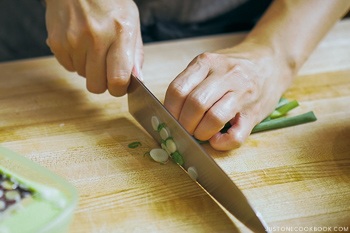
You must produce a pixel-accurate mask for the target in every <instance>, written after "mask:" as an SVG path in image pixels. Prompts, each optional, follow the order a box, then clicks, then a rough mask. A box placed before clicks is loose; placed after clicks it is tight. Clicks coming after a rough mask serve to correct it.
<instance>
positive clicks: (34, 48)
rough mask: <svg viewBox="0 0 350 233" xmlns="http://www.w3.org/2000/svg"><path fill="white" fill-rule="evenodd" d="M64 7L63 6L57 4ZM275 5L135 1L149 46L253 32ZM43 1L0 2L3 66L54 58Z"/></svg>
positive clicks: (262, 1)
mask: <svg viewBox="0 0 350 233" xmlns="http://www.w3.org/2000/svg"><path fill="white" fill-rule="evenodd" d="M57 1H59V0H57ZM271 1H272V0H215V1H213V0H177V1H168V0H135V3H136V4H138V7H139V9H140V20H141V31H142V38H143V41H144V43H147V42H153V41H160V40H171V39H179V38H185V37H194V36H203V35H210V34H218V33H226V32H234V31H246V30H249V29H251V28H252V27H253V26H254V24H255V23H256V21H257V20H258V19H259V17H260V16H261V14H262V13H263V12H264V11H265V10H266V8H267V7H268V5H269V4H270V2H271ZM46 38H47V31H46V26H45V7H44V5H43V4H42V3H41V1H40V0H0V62H1V61H11V60H15V59H24V58H30V57H39V56H45V55H51V51H50V49H49V48H48V47H47V45H46V43H45V40H46Z"/></svg>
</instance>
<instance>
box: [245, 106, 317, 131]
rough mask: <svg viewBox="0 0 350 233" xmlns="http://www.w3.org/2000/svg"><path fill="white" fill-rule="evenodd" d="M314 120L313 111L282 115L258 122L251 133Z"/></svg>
mask: <svg viewBox="0 0 350 233" xmlns="http://www.w3.org/2000/svg"><path fill="white" fill-rule="evenodd" d="M316 120H317V118H316V116H315V114H314V112H312V111H310V112H307V113H304V114H301V115H297V116H293V117H282V118H277V119H273V120H269V121H265V122H261V123H260V124H258V125H256V126H255V127H254V128H253V130H252V133H257V132H261V131H266V130H272V129H279V128H284V127H289V126H294V125H299V124H304V123H308V122H312V121H316Z"/></svg>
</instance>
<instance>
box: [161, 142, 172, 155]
mask: <svg viewBox="0 0 350 233" xmlns="http://www.w3.org/2000/svg"><path fill="white" fill-rule="evenodd" d="M160 146H161V147H162V149H163V150H165V151H166V152H167V153H168V155H169V156H171V153H170V151H169V149H168V147H166V145H165V141H164V142H162V143H161V144H160Z"/></svg>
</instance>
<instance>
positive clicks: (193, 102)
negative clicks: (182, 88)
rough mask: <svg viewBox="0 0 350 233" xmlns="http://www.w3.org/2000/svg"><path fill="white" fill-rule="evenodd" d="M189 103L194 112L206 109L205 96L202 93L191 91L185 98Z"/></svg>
mask: <svg viewBox="0 0 350 233" xmlns="http://www.w3.org/2000/svg"><path fill="white" fill-rule="evenodd" d="M186 101H188V103H189V105H190V106H191V107H192V108H193V109H194V110H195V112H201V113H203V112H206V111H207V110H208V106H207V98H206V96H205V95H204V94H202V93H191V94H190V95H189V96H188V97H187V100H186Z"/></svg>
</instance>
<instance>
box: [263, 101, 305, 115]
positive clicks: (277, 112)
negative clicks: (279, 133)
mask: <svg viewBox="0 0 350 233" xmlns="http://www.w3.org/2000/svg"><path fill="white" fill-rule="evenodd" d="M298 106H299V103H298V101H296V100H293V101H291V102H287V103H285V104H283V105H280V106H279V107H277V108H276V109H275V111H273V112H272V113H271V114H270V119H275V118H278V117H282V116H284V115H286V114H287V112H289V111H290V110H292V109H293V108H296V107H298Z"/></svg>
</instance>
